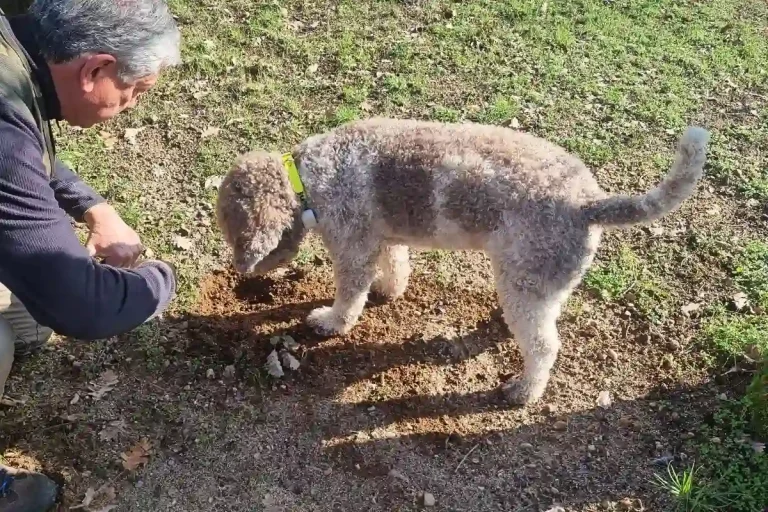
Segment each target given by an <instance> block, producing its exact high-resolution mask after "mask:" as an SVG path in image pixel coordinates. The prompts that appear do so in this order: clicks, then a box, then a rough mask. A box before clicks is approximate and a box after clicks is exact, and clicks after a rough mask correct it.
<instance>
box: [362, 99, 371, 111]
mask: <svg viewBox="0 0 768 512" xmlns="http://www.w3.org/2000/svg"><path fill="white" fill-rule="evenodd" d="M360 110H362V111H363V112H370V111H371V110H373V105H371V104H370V103H369V102H368V100H365V101H364V102H362V103H361V104H360Z"/></svg>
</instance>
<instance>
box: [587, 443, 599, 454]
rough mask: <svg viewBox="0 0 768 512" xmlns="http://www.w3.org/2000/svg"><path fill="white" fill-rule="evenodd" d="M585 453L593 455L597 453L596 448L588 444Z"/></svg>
mask: <svg viewBox="0 0 768 512" xmlns="http://www.w3.org/2000/svg"><path fill="white" fill-rule="evenodd" d="M587 451H589V452H590V453H595V452H596V451H597V447H596V446H595V445H593V444H590V445H588V446H587Z"/></svg>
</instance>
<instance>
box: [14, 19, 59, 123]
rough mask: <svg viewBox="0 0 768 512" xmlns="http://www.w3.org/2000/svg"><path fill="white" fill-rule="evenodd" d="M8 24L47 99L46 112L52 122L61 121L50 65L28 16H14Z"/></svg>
mask: <svg viewBox="0 0 768 512" xmlns="http://www.w3.org/2000/svg"><path fill="white" fill-rule="evenodd" d="M8 22H9V23H10V25H11V29H12V30H13V35H15V36H16V39H18V41H19V43H21V47H22V49H24V51H25V52H26V54H27V55H26V57H27V61H28V62H29V66H30V67H31V68H32V73H34V75H35V76H34V78H35V79H36V80H37V83H38V84H39V85H40V90H41V92H42V94H43V98H45V111H46V114H48V118H49V119H50V120H51V121H59V120H61V104H60V103H59V97H58V95H57V94H56V87H55V86H54V84H53V77H52V76H51V70H50V68H49V67H48V63H47V62H46V61H45V59H44V58H43V56H42V54H41V52H40V45H38V43H37V40H36V39H35V28H34V25H33V23H32V20H31V19H30V18H29V16H28V15H26V14H22V15H20V16H12V17H10V18H8Z"/></svg>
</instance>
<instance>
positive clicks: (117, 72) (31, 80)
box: [0, 0, 180, 512]
mask: <svg viewBox="0 0 768 512" xmlns="http://www.w3.org/2000/svg"><path fill="white" fill-rule="evenodd" d="M179 46H180V35H179V31H178V28H177V27H176V24H175V22H174V20H173V17H172V16H171V14H170V13H169V11H168V8H167V6H166V5H165V3H164V2H163V1H162V0H88V1H85V0H35V1H34V2H33V3H32V5H31V6H30V8H29V11H28V12H27V13H26V14H24V15H22V16H17V17H13V18H7V17H5V15H3V14H2V12H1V11H0V283H2V284H0V397H1V396H2V394H3V390H4V388H5V383H6V379H7V377H8V373H9V372H10V369H11V363H12V361H13V358H14V353H15V354H16V355H18V354H20V353H27V352H30V351H33V350H35V349H37V348H39V347H40V346H42V345H43V344H44V343H45V342H46V341H47V340H48V338H49V337H50V336H51V334H52V332H53V331H55V332H58V333H60V334H62V335H65V336H73V337H77V338H81V339H99V338H106V337H110V336H113V335H116V334H120V333H123V332H126V331H129V330H131V329H133V328H134V327H137V326H138V325H140V324H142V323H144V322H146V321H147V320H149V319H151V318H153V317H155V316H156V315H158V314H159V313H160V312H162V311H163V310H164V309H165V308H166V307H167V305H168V303H169V302H170V300H171V299H172V297H173V295H174V293H175V287H176V281H175V277H174V273H173V270H172V268H171V267H170V266H169V265H167V264H166V263H163V262H159V261H148V262H144V263H141V264H138V265H137V264H136V263H137V260H138V258H139V256H140V254H141V252H142V251H143V248H142V245H141V241H140V240H139V237H138V235H137V234H136V233H135V232H134V231H133V230H132V229H131V228H130V227H128V225H126V224H125V223H124V222H123V220H122V219H121V218H120V216H119V215H118V214H117V213H116V211H115V210H114V209H113V208H112V207H111V206H109V205H108V204H107V203H106V202H105V201H104V199H103V198H102V197H101V196H99V195H98V194H97V193H96V192H95V191H93V190H92V189H91V188H90V187H88V186H87V185H85V184H84V183H83V182H82V181H80V179H79V178H78V177H77V176H76V175H75V174H74V173H73V172H72V171H71V170H70V169H68V168H67V167H66V166H65V165H64V164H62V163H61V162H60V161H59V160H58V159H57V158H56V155H55V147H54V143H53V140H52V139H51V135H50V126H49V121H56V120H60V119H61V120H66V121H67V122H68V123H70V124H72V125H74V126H80V127H84V128H87V127H90V126H93V125H95V124H97V123H99V122H101V121H105V120H107V119H109V118H111V117H113V116H115V115H117V114H118V113H120V112H121V111H123V110H125V109H127V108H131V107H132V106H133V105H135V103H136V101H137V99H138V98H139V97H140V96H141V94H143V93H144V92H146V91H147V90H149V89H150V88H151V87H152V86H153V85H154V84H155V81H156V80H157V77H158V74H159V73H160V72H161V71H162V70H163V69H164V68H166V67H168V66H172V65H175V64H177V63H178V62H179V60H180V57H179ZM68 216H70V217H73V218H74V219H76V220H78V221H82V222H85V223H86V224H87V226H88V228H89V230H90V237H89V239H88V242H87V244H86V246H85V247H83V246H82V245H81V244H80V243H79V241H78V239H77V237H76V235H75V233H74V231H73V230H72V227H71V223H70V219H69V217H68ZM99 259H100V260H102V261H103V263H102V262H100V261H99ZM0 428H1V427H0ZM56 493H57V489H56V486H55V485H54V484H53V482H51V481H50V480H49V479H47V478H46V477H45V476H43V475H40V474H36V473H27V472H23V471H19V470H15V469H13V468H9V467H7V466H2V465H0V512H42V511H45V510H48V509H49V508H50V507H51V505H52V504H53V503H54V501H55V497H56Z"/></svg>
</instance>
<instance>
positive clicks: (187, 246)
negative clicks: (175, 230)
mask: <svg viewBox="0 0 768 512" xmlns="http://www.w3.org/2000/svg"><path fill="white" fill-rule="evenodd" d="M173 246H174V247H176V248H177V249H181V250H182V251H189V250H192V247H193V246H194V242H192V240H190V239H189V238H185V237H183V236H180V235H177V236H175V237H173Z"/></svg>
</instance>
